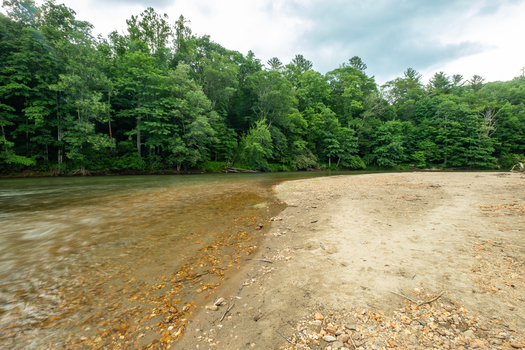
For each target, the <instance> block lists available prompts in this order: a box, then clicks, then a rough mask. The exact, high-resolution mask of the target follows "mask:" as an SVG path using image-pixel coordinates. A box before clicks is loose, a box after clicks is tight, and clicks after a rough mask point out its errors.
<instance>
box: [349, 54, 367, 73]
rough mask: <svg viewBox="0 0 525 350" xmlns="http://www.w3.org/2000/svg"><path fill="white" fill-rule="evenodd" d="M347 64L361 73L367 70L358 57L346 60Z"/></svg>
mask: <svg viewBox="0 0 525 350" xmlns="http://www.w3.org/2000/svg"><path fill="white" fill-rule="evenodd" d="M348 64H349V65H350V67H354V68H355V69H357V70H360V71H361V72H363V73H364V72H365V70H366V68H367V66H366V64H365V62H363V60H362V59H361V58H360V57H359V56H354V57H352V58H350V59H349V60H348Z"/></svg>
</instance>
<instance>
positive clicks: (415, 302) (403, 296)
mask: <svg viewBox="0 0 525 350" xmlns="http://www.w3.org/2000/svg"><path fill="white" fill-rule="evenodd" d="M390 293H392V294H395V295H399V296H400V297H402V298H405V299H407V300H409V301H411V302H413V303H414V304H417V301H414V300H412V299H410V298H409V297H407V296H406V295H402V294H399V293H396V292H390Z"/></svg>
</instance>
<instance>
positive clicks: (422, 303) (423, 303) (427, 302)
mask: <svg viewBox="0 0 525 350" xmlns="http://www.w3.org/2000/svg"><path fill="white" fill-rule="evenodd" d="M444 293H445V292H441V293H440V294H439V295H438V296H437V297H435V298H434V299H431V300H429V301H423V302H421V303H419V304H417V306H421V305H425V304H430V303H432V302H434V301H436V300H438V299H439V298H441V296H442V295H443V294H444Z"/></svg>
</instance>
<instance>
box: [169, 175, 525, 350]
mask: <svg viewBox="0 0 525 350" xmlns="http://www.w3.org/2000/svg"><path fill="white" fill-rule="evenodd" d="M276 192H277V195H278V196H279V197H280V198H281V199H282V200H284V201H285V202H287V203H288V204H289V207H288V208H287V209H286V210H284V211H283V212H282V213H281V214H280V217H281V218H282V219H283V220H282V221H274V222H273V223H272V224H271V227H270V229H269V230H268V232H267V239H266V240H265V241H264V242H263V244H262V245H261V246H260V249H259V251H258V253H257V254H255V256H249V257H247V258H255V259H268V260H271V261H272V262H273V263H268V262H264V261H258V260H254V261H252V263H251V264H249V265H248V266H246V267H245V268H244V271H242V273H240V274H239V275H237V277H235V278H234V279H232V280H231V281H230V282H229V289H225V290H224V291H223V295H221V296H222V297H224V298H226V303H225V304H224V305H222V306H220V307H219V309H218V310H217V311H211V310H207V309H204V308H203V309H202V310H201V311H200V313H199V314H197V315H196V316H195V321H194V322H193V323H191V324H190V325H189V327H188V329H187V331H186V334H185V335H184V337H182V339H180V340H179V341H178V342H177V343H175V344H173V346H172V348H173V347H175V348H177V349H195V348H209V347H210V346H212V347H215V348H219V349H248V348H250V349H252V348H254V349H279V348H294V347H301V346H308V347H307V348H312V349H314V348H315V349H317V348H322V349H325V348H327V347H333V348H339V347H343V348H348V349H352V348H354V346H358V347H359V346H362V348H377V349H381V348H389V347H391V348H395V347H399V348H415V349H418V348H426V347H429V348H432V347H433V346H434V347H436V348H444V349H447V348H502V349H505V348H510V347H515V348H517V347H520V346H522V345H525V342H524V341H525V340H524V336H525V305H524V304H525V296H524V295H525V282H524V280H525V278H524V268H525V267H524V265H523V262H524V261H525V239H524V234H525V226H524V221H525V176H523V175H522V174H510V173H491V172H480V173H472V172H469V173H402V174H373V175H360V176H338V177H330V178H318V179H309V180H298V181H291V182H286V183H284V184H281V185H279V186H277V188H276ZM401 291H403V293H406V295H407V297H408V298H409V299H412V301H414V302H424V301H430V300H432V299H434V298H435V297H437V296H438V295H440V293H443V294H441V297H440V298H439V299H437V300H435V301H433V302H431V303H427V304H422V305H420V306H417V305H416V303H414V302H412V301H409V300H407V298H405V297H403V296H401V295H399V294H401V293H402V292H401ZM392 292H396V293H398V294H397V295H396V294H394V293H392ZM212 303H213V300H210V304H212ZM233 303H235V305H234V306H233V307H232V308H231V310H230V312H229V313H228V314H227V315H226V316H225V317H224V319H223V320H222V321H221V320H220V319H221V317H222V316H223V315H224V313H225V312H226V310H227V309H228V307H229V306H231V305H232V304H233ZM315 314H317V316H318V318H323V319H322V320H317V321H316V320H314V315H315ZM456 321H457V322H456ZM332 333H335V334H333V338H334V339H335V338H337V340H336V341H334V340H332V339H330V338H326V336H330V335H331V334H332ZM323 337H325V339H328V340H331V341H328V342H327V341H325V340H323ZM349 337H352V338H349ZM284 338H287V339H284ZM292 343H293V344H296V345H292Z"/></svg>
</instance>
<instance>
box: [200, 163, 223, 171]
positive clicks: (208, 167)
mask: <svg viewBox="0 0 525 350" xmlns="http://www.w3.org/2000/svg"><path fill="white" fill-rule="evenodd" d="M225 166H228V163H226V162H211V161H210V162H205V163H204V164H202V167H201V171H205V172H207V173H220V172H221V170H222V168H224V167H225Z"/></svg>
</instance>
